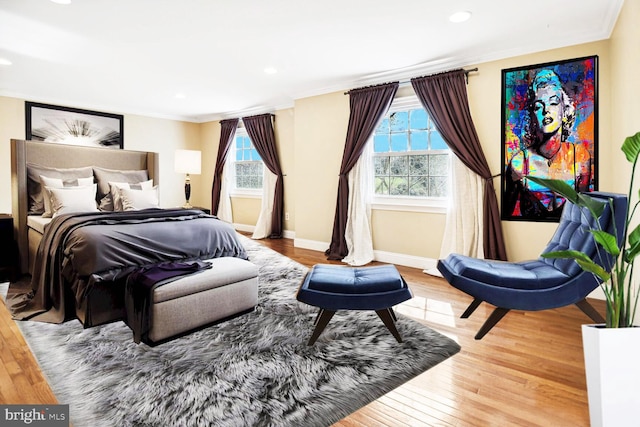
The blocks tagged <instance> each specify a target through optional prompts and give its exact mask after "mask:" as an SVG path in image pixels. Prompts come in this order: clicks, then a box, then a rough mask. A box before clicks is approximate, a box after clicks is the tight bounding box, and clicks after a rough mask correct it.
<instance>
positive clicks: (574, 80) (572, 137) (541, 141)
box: [501, 56, 598, 221]
mask: <svg viewBox="0 0 640 427" xmlns="http://www.w3.org/2000/svg"><path fill="white" fill-rule="evenodd" d="M597 140H598V57H597V56H589V57H584V58H577V59H570V60H566V61H559V62H550V63H546V64H537V65H529V66H526V67H519V68H511V69H505V70H502V165H503V170H502V185H501V188H502V219H504V220H524V221H558V219H559V217H560V214H561V213H562V208H563V207H564V203H565V200H564V198H562V197H560V196H558V195H556V194H554V193H553V192H551V191H550V190H549V189H547V188H545V187H540V186H537V185H536V184H534V183H533V182H531V181H529V180H528V179H527V177H528V176H539V177H543V178H553V179H561V180H563V181H566V182H567V183H568V184H569V185H571V186H572V187H574V188H575V189H576V190H578V191H582V192H589V191H594V190H597V187H598V180H597V170H598V169H597V165H598V157H597V156H598V150H597V148H598V144H597Z"/></svg>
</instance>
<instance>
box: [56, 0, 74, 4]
mask: <svg viewBox="0 0 640 427" xmlns="http://www.w3.org/2000/svg"><path fill="white" fill-rule="evenodd" d="M51 1H52V2H54V3H58V4H71V0H51Z"/></svg>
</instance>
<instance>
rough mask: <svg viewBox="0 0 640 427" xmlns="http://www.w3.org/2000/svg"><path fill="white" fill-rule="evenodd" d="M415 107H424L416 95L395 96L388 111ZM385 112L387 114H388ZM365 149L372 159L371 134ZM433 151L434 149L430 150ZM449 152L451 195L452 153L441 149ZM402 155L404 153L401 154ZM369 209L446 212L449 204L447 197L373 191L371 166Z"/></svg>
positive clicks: (449, 191)
mask: <svg viewBox="0 0 640 427" xmlns="http://www.w3.org/2000/svg"><path fill="white" fill-rule="evenodd" d="M415 108H424V107H423V106H422V103H421V102H420V100H419V99H418V97H417V96H415V95H412V96H404V97H401V98H395V99H394V100H393V102H392V104H391V107H389V111H388V113H393V112H396V111H406V110H411V109H415ZM388 113H387V114H388ZM367 149H368V150H369V155H370V156H371V159H372V161H373V157H374V152H373V135H371V138H370V140H369V142H368V143H367ZM430 151H432V152H435V151H436V150H430ZM442 151H443V152H446V153H448V154H449V188H448V191H447V193H448V194H449V195H451V177H452V165H451V156H452V155H453V153H452V152H451V150H442ZM403 155H404V154H403ZM371 170H372V171H371V179H370V180H369V181H371V188H370V194H371V209H374V210H387V211H404V212H427V213H442V214H444V213H446V212H447V206H448V205H449V198H450V196H449V197H416V196H411V197H409V196H382V195H379V194H376V193H375V188H374V185H375V179H374V168H373V166H372V168H371Z"/></svg>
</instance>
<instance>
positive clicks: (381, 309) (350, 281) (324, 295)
mask: <svg viewBox="0 0 640 427" xmlns="http://www.w3.org/2000/svg"><path fill="white" fill-rule="evenodd" d="M412 296H413V295H412V294H411V290H410V289H409V287H408V286H407V283H406V282H405V281H404V279H403V278H402V276H401V275H400V273H399V272H398V270H397V269H396V267H395V266H394V265H391V264H388V265H381V266H375V267H356V268H354V267H344V266H340V265H325V264H318V265H315V266H313V267H312V269H311V270H310V271H309V273H307V275H306V277H305V278H304V280H303V282H302V284H301V285H300V288H299V289H298V294H297V296H296V298H297V299H298V301H301V302H304V303H306V304H309V305H312V306H315V307H319V308H320V310H319V312H318V316H317V317H316V323H315V329H314V331H313V334H312V335H311V338H310V339H309V345H313V344H314V343H315V342H316V340H317V339H318V337H319V336H320V334H321V333H322V331H323V330H324V328H325V327H326V326H327V324H328V323H329V321H330V320H331V318H332V317H333V315H334V314H335V313H336V311H338V310H375V312H376V313H377V314H378V316H379V317H380V319H382V321H383V322H384V324H385V326H386V327H387V329H389V331H390V332H391V333H392V334H393V336H394V337H395V338H396V340H397V341H398V342H402V337H401V336H400V333H399V332H398V330H397V329H396V326H395V321H396V316H395V313H394V312H393V309H392V307H393V306H394V305H396V304H399V303H401V302H403V301H406V300H408V299H411V298H412Z"/></svg>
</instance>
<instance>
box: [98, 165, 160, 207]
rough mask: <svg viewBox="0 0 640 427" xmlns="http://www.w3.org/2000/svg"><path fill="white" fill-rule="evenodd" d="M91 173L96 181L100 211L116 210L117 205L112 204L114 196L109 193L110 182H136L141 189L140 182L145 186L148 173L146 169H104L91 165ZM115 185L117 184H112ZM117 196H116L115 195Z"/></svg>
mask: <svg viewBox="0 0 640 427" xmlns="http://www.w3.org/2000/svg"><path fill="white" fill-rule="evenodd" d="M93 174H94V175H95V177H96V180H97V182H98V200H99V202H100V206H99V209H100V210H101V211H114V210H118V209H117V208H119V206H115V205H114V197H113V196H112V193H111V185H110V183H111V184H123V183H124V184H129V186H130V187H129V188H131V184H136V185H139V186H140V189H141V190H142V189H143V188H142V183H143V182H144V183H145V187H146V186H147V183H146V182H147V181H149V174H148V173H147V171H146V170H125V171H121V170H115V169H105V168H100V167H96V166H94V167H93ZM114 187H117V186H114ZM116 198H117V196H116Z"/></svg>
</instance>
